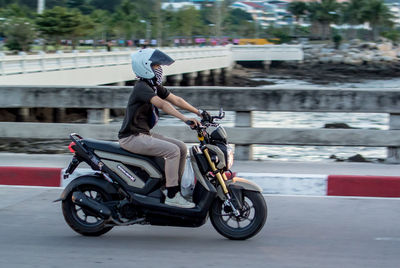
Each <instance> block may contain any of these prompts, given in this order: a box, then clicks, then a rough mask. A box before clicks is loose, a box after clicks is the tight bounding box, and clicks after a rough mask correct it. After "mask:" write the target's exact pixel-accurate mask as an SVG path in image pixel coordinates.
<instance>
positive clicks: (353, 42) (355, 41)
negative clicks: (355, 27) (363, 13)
mask: <svg viewBox="0 0 400 268" xmlns="http://www.w3.org/2000/svg"><path fill="white" fill-rule="evenodd" d="M349 43H350V46H360V44H361V40H360V39H352V40H350V42H349Z"/></svg>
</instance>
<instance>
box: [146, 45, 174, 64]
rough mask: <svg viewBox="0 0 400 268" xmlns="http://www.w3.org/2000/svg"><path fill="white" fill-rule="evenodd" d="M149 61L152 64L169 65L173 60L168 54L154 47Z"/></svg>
mask: <svg viewBox="0 0 400 268" xmlns="http://www.w3.org/2000/svg"><path fill="white" fill-rule="evenodd" d="M149 61H151V64H152V65H171V64H172V63H174V62H175V61H174V60H173V59H171V57H170V56H168V55H167V54H165V53H164V52H161V51H160V50H158V49H156V50H155V51H154V52H153V54H152V55H151V57H150V59H149Z"/></svg>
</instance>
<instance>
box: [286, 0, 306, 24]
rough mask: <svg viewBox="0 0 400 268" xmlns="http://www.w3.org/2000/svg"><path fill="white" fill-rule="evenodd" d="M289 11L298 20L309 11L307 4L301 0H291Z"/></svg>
mask: <svg viewBox="0 0 400 268" xmlns="http://www.w3.org/2000/svg"><path fill="white" fill-rule="evenodd" d="M288 11H289V12H290V13H292V14H293V16H295V18H296V21H297V22H298V21H299V20H300V17H301V16H304V15H305V14H306V12H307V4H306V3H305V2H300V1H295V2H291V3H290V4H289V6H288Z"/></svg>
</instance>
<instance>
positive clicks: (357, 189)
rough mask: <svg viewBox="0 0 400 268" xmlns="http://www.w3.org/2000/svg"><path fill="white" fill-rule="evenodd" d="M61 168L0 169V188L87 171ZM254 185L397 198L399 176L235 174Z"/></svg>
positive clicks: (286, 191) (53, 182)
mask: <svg viewBox="0 0 400 268" xmlns="http://www.w3.org/2000/svg"><path fill="white" fill-rule="evenodd" d="M64 170H65V169H61V168H42V167H0V185H19V186H45V187H65V186H67V185H68V183H70V182H71V181H72V180H73V179H75V178H76V177H78V176H81V175H83V174H88V173H94V171H92V170H90V169H77V170H76V171H75V172H74V174H72V175H71V176H70V177H69V178H68V179H67V180H64V179H63V175H64ZM236 176H238V177H242V178H245V179H248V180H251V181H253V182H255V183H256V184H258V185H259V186H260V187H261V188H262V189H263V192H264V193H265V194H280V195H313V196H324V195H331V196H367V197H400V176H399V177H395V176H364V175H363V176H355V175H318V174H279V173H245V172H239V173H237V174H236Z"/></svg>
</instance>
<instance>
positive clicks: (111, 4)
mask: <svg viewBox="0 0 400 268" xmlns="http://www.w3.org/2000/svg"><path fill="white" fill-rule="evenodd" d="M121 2H122V0H91V2H90V4H91V5H92V6H93V7H94V9H103V10H107V11H109V12H113V11H115V9H116V8H117V7H118V6H119V5H120V4H121ZM142 2H147V1H142Z"/></svg>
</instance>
